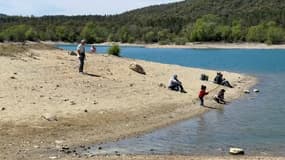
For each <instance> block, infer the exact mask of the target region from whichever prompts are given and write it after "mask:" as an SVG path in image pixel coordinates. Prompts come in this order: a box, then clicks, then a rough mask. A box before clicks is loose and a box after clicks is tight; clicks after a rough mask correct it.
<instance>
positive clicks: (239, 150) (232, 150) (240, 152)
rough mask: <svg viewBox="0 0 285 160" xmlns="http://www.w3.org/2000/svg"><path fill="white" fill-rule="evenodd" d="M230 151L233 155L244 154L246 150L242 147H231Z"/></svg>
mask: <svg viewBox="0 0 285 160" xmlns="http://www.w3.org/2000/svg"><path fill="white" fill-rule="evenodd" d="M229 153H230V154H232V155H244V150H243V149H241V148H230V150H229Z"/></svg>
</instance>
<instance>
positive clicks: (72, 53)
mask: <svg viewBox="0 0 285 160" xmlns="http://www.w3.org/2000/svg"><path fill="white" fill-rule="evenodd" d="M68 55H70V56H77V54H76V53H75V52H74V51H71V52H68Z"/></svg>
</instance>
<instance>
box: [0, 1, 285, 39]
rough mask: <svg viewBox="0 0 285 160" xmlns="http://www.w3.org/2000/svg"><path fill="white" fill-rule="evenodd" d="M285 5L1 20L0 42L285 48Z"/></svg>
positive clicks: (186, 6)
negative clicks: (249, 44) (209, 43)
mask: <svg viewBox="0 0 285 160" xmlns="http://www.w3.org/2000/svg"><path fill="white" fill-rule="evenodd" d="M284 8H285V3H284V2H283V0H271V1H268V0H251V1H245V0H231V1H227V0H215V1H213V0H185V1H182V2H177V3H171V4H166V5H158V6H151V7H146V8H142V9H137V10H134V11H130V12H126V13H123V14H120V15H111V16H108V15H106V16H93V15H85V16H43V17H33V16H31V17H22V16H5V15H1V16H0V41H25V40H29V41H39V40H42V41H48V40H50V41H64V42H77V41H79V40H80V39H82V38H84V39H86V40H87V42H88V43H101V42H110V41H112V42H122V43H159V44H170V43H171V44H185V43H187V42H197V41H200V42H205V41H213V42H216V41H217V42H220V41H223V42H261V43H268V44H278V43H284V42H285V10H284Z"/></svg>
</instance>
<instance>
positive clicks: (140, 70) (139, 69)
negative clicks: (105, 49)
mask: <svg viewBox="0 0 285 160" xmlns="http://www.w3.org/2000/svg"><path fill="white" fill-rule="evenodd" d="M129 68H130V69H131V70H133V71H135V72H137V73H140V74H146V73H145V71H144V69H143V67H142V66H140V65H139V64H136V63H132V64H130V65H129Z"/></svg>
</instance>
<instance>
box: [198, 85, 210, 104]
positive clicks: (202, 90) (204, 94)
mask: <svg viewBox="0 0 285 160" xmlns="http://www.w3.org/2000/svg"><path fill="white" fill-rule="evenodd" d="M206 89H207V87H206V86H204V85H202V86H201V91H200V93H199V99H200V106H204V97H205V96H206V95H207V94H209V92H206Z"/></svg>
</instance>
